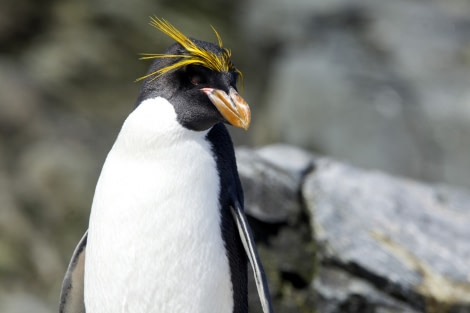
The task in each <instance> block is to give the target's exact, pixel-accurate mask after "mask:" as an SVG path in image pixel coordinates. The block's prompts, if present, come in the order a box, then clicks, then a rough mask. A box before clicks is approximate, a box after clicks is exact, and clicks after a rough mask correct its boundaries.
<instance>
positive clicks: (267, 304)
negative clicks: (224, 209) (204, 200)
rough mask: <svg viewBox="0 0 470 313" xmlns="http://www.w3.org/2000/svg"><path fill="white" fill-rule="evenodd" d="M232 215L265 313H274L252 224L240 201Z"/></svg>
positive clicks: (233, 208)
mask: <svg viewBox="0 0 470 313" xmlns="http://www.w3.org/2000/svg"><path fill="white" fill-rule="evenodd" d="M231 211H232V215H233V217H234V219H235V223H236V224H237V229H238V232H239V234H240V238H241V240H242V244H243V247H244V248H245V252H246V254H247V256H248V260H249V261H250V264H251V267H252V269H253V273H254V276H255V281H256V288H257V290H258V295H259V298H260V301H261V306H262V308H263V312H264V313H273V307H272V303H271V297H270V295H269V289H268V282H267V280H266V275H265V274H264V269H263V265H262V264H261V261H260V258H259V255H258V250H257V249H256V245H255V241H254V239H253V235H252V233H251V229H250V225H249V224H248V220H247V218H246V215H245V213H244V212H243V209H242V207H241V205H240V203H238V202H235V207H231Z"/></svg>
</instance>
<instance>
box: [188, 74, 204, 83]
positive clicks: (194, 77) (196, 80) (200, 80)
mask: <svg viewBox="0 0 470 313" xmlns="http://www.w3.org/2000/svg"><path fill="white" fill-rule="evenodd" d="M189 81H190V82H191V84H193V85H195V86H197V85H199V84H201V83H203V82H204V78H203V77H202V76H201V75H198V74H192V75H190V76H189Z"/></svg>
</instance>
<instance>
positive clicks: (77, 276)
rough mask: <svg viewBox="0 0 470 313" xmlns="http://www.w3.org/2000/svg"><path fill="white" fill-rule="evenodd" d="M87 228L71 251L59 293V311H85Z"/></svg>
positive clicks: (75, 312)
mask: <svg viewBox="0 0 470 313" xmlns="http://www.w3.org/2000/svg"><path fill="white" fill-rule="evenodd" d="M87 235H88V230H87V231H86V232H85V234H84V235H83V237H82V239H80V242H79V243H78V245H77V247H76V248H75V251H74V252H73V255H72V259H71V260H70V264H69V267H68V268H67V272H66V273H65V277H64V281H63V283H62V290H61V293H60V307H59V312H60V313H85V302H84V298H83V287H84V270H85V251H86V243H87Z"/></svg>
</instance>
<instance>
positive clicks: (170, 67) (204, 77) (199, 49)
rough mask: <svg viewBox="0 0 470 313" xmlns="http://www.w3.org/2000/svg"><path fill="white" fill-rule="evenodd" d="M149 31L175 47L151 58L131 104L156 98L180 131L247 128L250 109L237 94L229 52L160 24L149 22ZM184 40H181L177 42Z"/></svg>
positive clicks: (235, 76) (235, 73)
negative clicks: (157, 32) (169, 107)
mask: <svg viewBox="0 0 470 313" xmlns="http://www.w3.org/2000/svg"><path fill="white" fill-rule="evenodd" d="M153 22H154V23H155V25H154V26H156V27H157V28H159V29H160V30H162V31H164V32H165V33H167V34H169V35H170V36H171V37H172V38H175V39H176V40H177V41H178V42H177V43H175V44H173V45H172V46H171V47H170V48H168V49H167V50H166V51H165V53H164V54H158V55H151V56H150V57H148V58H155V59H156V60H155V61H154V62H153V64H152V65H151V67H150V69H149V71H148V74H147V75H146V76H144V77H143V78H142V79H143V84H142V87H141V91H140V95H139V98H138V100H137V105H139V104H140V103H141V102H142V101H144V100H146V99H150V98H156V97H162V98H165V99H166V100H168V101H169V102H170V103H171V104H172V105H173V106H174V109H175V112H176V116H177V120H178V122H179V123H180V124H181V125H183V126H184V127H186V128H188V129H191V130H195V131H202V130H207V129H209V128H211V127H212V126H214V125H215V124H217V123H219V122H225V123H228V124H231V125H233V126H236V127H240V128H244V129H248V127H249V124H250V118H251V115H250V109H249V106H248V104H247V103H246V101H245V100H244V99H243V98H242V97H241V96H240V95H239V94H238V92H237V88H236V84H237V80H238V78H239V76H240V72H239V71H238V70H237V69H236V68H235V67H234V66H233V64H232V62H231V60H230V58H229V57H230V53H229V51H228V50H227V49H224V48H222V47H221V41H220V37H218V39H219V46H217V45H215V44H212V43H209V42H205V41H200V40H194V39H189V38H187V37H185V36H184V35H182V34H181V33H179V32H178V31H177V30H176V29H174V28H171V29H170V31H175V32H178V33H177V34H176V35H175V34H173V33H171V32H170V31H168V30H167V29H166V28H164V27H172V26H171V25H170V24H166V23H167V22H165V21H160V20H157V19H155V20H153ZM181 36H184V38H183V39H181V38H180V37H181Z"/></svg>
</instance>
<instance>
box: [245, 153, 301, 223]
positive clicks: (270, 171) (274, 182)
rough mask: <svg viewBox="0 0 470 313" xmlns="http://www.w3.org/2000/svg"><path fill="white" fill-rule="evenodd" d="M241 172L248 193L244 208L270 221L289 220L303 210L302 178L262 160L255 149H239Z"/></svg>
mask: <svg viewBox="0 0 470 313" xmlns="http://www.w3.org/2000/svg"><path fill="white" fill-rule="evenodd" d="M236 155H237V162H238V172H239V174H240V179H241V181H242V184H243V189H244V193H245V210H246V211H247V212H248V213H249V214H250V215H251V216H253V217H255V218H257V219H259V220H261V221H263V222H267V223H281V222H287V220H288V219H289V216H296V215H298V213H299V212H300V206H299V201H298V200H299V194H298V190H299V187H300V182H301V180H300V177H296V176H295V175H293V174H290V173H289V172H288V171H287V170H283V169H282V168H280V167H278V166H276V165H274V164H272V163H270V162H269V161H267V160H266V159H263V158H262V157H261V156H260V155H259V154H257V153H256V152H255V151H252V150H249V149H243V148H239V149H237V152H236Z"/></svg>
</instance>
